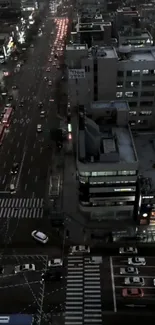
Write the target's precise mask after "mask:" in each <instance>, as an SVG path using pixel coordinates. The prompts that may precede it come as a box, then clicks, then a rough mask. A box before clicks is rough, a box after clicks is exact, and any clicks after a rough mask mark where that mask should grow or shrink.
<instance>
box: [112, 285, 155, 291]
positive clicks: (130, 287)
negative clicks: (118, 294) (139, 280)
mask: <svg viewBox="0 0 155 325" xmlns="http://www.w3.org/2000/svg"><path fill="white" fill-rule="evenodd" d="M135 287H136V286H129V285H128V286H125V288H127V289H135ZM115 288H116V289H124V286H117V285H116V286H115ZM142 288H143V289H153V290H155V287H153V286H152V287H145V286H142Z"/></svg>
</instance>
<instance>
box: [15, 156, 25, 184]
mask: <svg viewBox="0 0 155 325" xmlns="http://www.w3.org/2000/svg"><path fill="white" fill-rule="evenodd" d="M25 155H26V151H24V153H23V157H22V161H21V164H20V168H19V173H18V178H17V183H16V188H17V187H18V185H19V180H20V176H21V173H22V168H23V164H24V160H25Z"/></svg>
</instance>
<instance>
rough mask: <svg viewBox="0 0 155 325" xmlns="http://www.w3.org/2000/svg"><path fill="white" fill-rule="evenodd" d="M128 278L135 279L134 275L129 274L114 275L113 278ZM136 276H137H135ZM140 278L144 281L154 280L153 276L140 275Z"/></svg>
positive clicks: (154, 276)
mask: <svg viewBox="0 0 155 325" xmlns="http://www.w3.org/2000/svg"><path fill="white" fill-rule="evenodd" d="M124 276H125V277H129V278H134V277H135V275H130V274H122V275H119V274H118V275H117V274H116V275H115V274H114V277H115V278H123V277H124ZM136 276H139V275H136ZM140 277H142V278H144V279H147V278H148V279H154V278H155V275H142V274H140Z"/></svg>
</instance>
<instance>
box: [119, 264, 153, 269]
mask: <svg viewBox="0 0 155 325" xmlns="http://www.w3.org/2000/svg"><path fill="white" fill-rule="evenodd" d="M128 266H131V264H130V265H129V264H128ZM114 267H126V265H125V264H120V265H114ZM137 267H145V268H150V267H151V268H155V265H137Z"/></svg>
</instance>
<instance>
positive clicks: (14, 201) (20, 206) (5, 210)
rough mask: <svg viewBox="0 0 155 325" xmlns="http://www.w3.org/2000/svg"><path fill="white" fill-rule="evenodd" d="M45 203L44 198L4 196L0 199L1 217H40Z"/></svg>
mask: <svg viewBox="0 0 155 325" xmlns="http://www.w3.org/2000/svg"><path fill="white" fill-rule="evenodd" d="M43 205H44V200H43V198H34V199H32V198H3V199H0V218H17V219H24V218H27V219H40V218H43Z"/></svg>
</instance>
